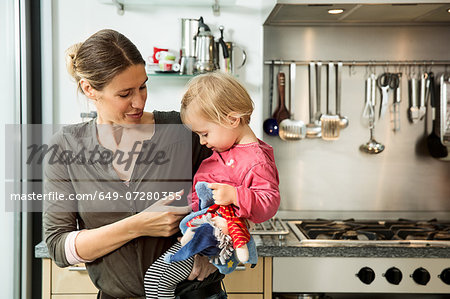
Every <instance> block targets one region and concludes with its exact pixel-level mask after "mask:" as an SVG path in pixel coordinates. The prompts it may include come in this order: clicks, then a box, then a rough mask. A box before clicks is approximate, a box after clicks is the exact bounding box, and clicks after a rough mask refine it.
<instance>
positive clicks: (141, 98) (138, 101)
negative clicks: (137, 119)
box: [131, 93, 147, 109]
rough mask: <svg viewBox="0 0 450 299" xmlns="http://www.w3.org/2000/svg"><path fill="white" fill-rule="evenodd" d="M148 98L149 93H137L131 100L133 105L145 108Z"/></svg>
mask: <svg viewBox="0 0 450 299" xmlns="http://www.w3.org/2000/svg"><path fill="white" fill-rule="evenodd" d="M146 100H147V94H145V95H144V94H142V93H137V94H136V96H134V97H133V99H132V100H131V106H132V107H133V108H137V109H144V106H145V102H146Z"/></svg>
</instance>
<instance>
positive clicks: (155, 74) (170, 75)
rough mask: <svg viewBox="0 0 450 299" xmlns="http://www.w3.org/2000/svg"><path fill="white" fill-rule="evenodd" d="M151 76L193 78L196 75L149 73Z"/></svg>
mask: <svg viewBox="0 0 450 299" xmlns="http://www.w3.org/2000/svg"><path fill="white" fill-rule="evenodd" d="M147 75H148V76H149V77H159V78H192V77H195V75H181V74H180V73H154V72H150V73H147Z"/></svg>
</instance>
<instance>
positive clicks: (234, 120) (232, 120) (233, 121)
mask: <svg viewBox="0 0 450 299" xmlns="http://www.w3.org/2000/svg"><path fill="white" fill-rule="evenodd" d="M227 118H228V122H229V124H230V125H231V127H233V128H237V127H238V126H239V125H240V124H241V118H240V117H239V114H238V113H236V112H230V113H228V116H227Z"/></svg>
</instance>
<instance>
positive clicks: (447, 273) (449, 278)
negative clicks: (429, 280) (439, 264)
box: [439, 268, 450, 284]
mask: <svg viewBox="0 0 450 299" xmlns="http://www.w3.org/2000/svg"><path fill="white" fill-rule="evenodd" d="M439 278H440V279H441V280H442V281H443V282H444V283H446V284H450V268H447V269H444V270H442V272H441V274H440V275H439Z"/></svg>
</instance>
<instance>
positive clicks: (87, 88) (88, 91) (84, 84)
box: [80, 79, 97, 101]
mask: <svg viewBox="0 0 450 299" xmlns="http://www.w3.org/2000/svg"><path fill="white" fill-rule="evenodd" d="M80 86H81V90H82V91H83V93H84V94H85V95H86V96H87V97H88V98H90V99H91V100H94V101H95V100H97V97H96V90H95V89H94V88H93V87H92V86H91V84H90V83H89V82H88V81H87V80H86V79H81V80H80Z"/></svg>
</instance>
